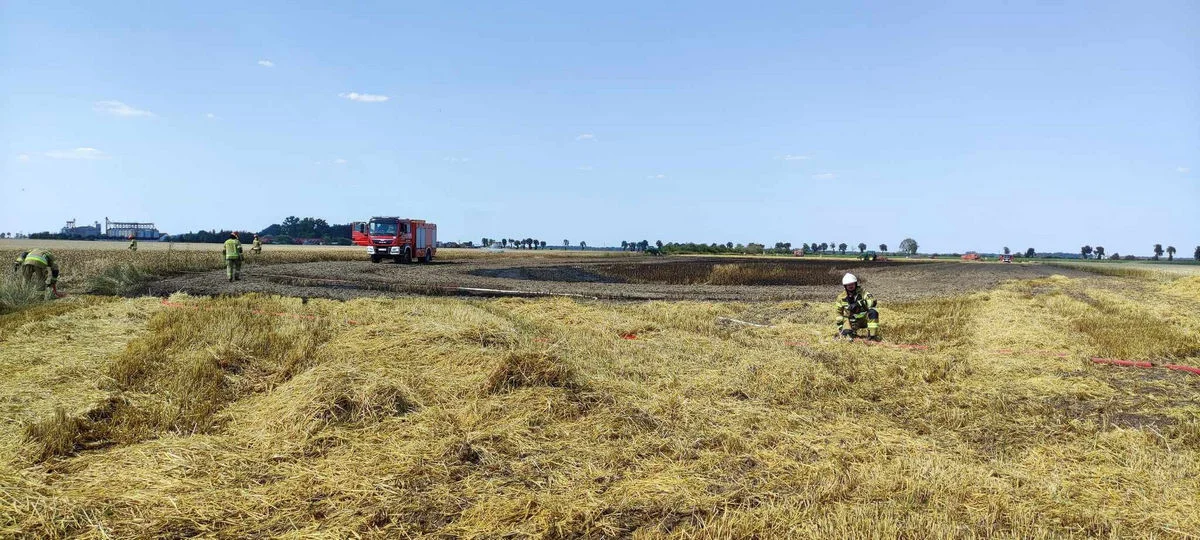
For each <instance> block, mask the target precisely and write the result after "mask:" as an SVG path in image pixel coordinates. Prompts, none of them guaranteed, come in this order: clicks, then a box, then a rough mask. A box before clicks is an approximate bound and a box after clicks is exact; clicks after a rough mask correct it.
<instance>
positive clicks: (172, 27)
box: [0, 0, 1200, 255]
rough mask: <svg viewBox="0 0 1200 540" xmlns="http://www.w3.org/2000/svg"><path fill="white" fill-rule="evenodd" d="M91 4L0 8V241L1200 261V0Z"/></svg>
mask: <svg viewBox="0 0 1200 540" xmlns="http://www.w3.org/2000/svg"><path fill="white" fill-rule="evenodd" d="M82 4H83V5H82V6H81V5H69V4H64V3H55V2H17V1H9V0H0V181H2V183H3V186H2V188H3V189H2V192H3V193H4V199H5V202H4V204H3V207H4V211H3V212H2V213H0V231H24V232H33V231H39V230H48V229H49V230H57V229H58V228H59V227H61V226H62V223H63V222H64V221H65V220H67V219H70V218H78V219H79V220H80V221H86V222H91V221H93V220H100V221H103V219H104V217H105V216H107V217H111V218H113V219H122V220H144V221H154V222H156V223H157V224H158V225H159V227H160V229H162V230H164V231H168V232H185V231H188V230H196V229H211V228H241V229H254V230H257V229H260V228H263V227H265V226H266V225H268V224H270V223H273V222H277V221H279V220H280V219H281V218H283V217H284V216H287V215H293V214H294V215H298V216H306V215H312V216H318V217H324V218H326V219H327V220H329V221H331V222H347V221H350V220H354V219H362V218H365V217H369V216H371V215H381V214H384V215H386V214H401V215H408V216H412V217H418V218H425V219H429V220H432V221H435V222H437V223H438V224H439V228H440V237H441V238H442V239H446V240H449V239H463V240H466V239H476V241H477V239H478V238H479V237H481V236H490V237H506V236H513V237H527V236H534V237H538V238H542V239H545V240H547V241H549V242H551V243H561V241H562V239H564V238H565V239H569V240H571V242H572V243H576V242H578V241H579V240H586V241H587V242H588V243H589V244H591V245H601V244H619V243H620V241H621V240H641V239H648V240H650V241H652V242H653V241H654V240H658V239H661V240H663V241H702V242H726V241H732V242H739V243H744V242H750V241H756V242H763V243H767V244H773V243H774V242H777V241H788V242H792V243H794V244H800V243H802V242H811V241H820V242H829V241H835V242H846V243H848V244H857V243H858V242H860V241H861V242H866V243H867V244H868V245H871V246H877V245H878V244H880V243H887V244H888V245H889V246H891V247H893V248H894V247H895V246H896V245H898V244H899V242H900V240H901V239H903V238H905V237H909V236H911V237H913V238H916V239H917V240H918V241H919V242H920V244H921V246H922V251H944V252H948V251H965V250H981V251H994V250H998V249H1000V248H1001V247H1003V246H1009V247H1012V248H1013V249H1014V250H1016V249H1019V250H1022V251H1023V250H1024V249H1025V248H1027V247H1035V248H1037V249H1038V250H1042V251H1051V250H1064V251H1076V250H1078V247H1079V246H1080V245H1082V244H1085V243H1087V244H1091V245H1104V246H1105V247H1106V248H1107V250H1108V252H1109V253H1112V252H1114V251H1118V252H1120V253H1123V254H1128V253H1134V254H1142V255H1145V254H1147V253H1149V251H1150V248H1151V246H1152V245H1153V244H1154V243H1162V244H1164V245H1168V244H1170V245H1174V246H1176V247H1177V248H1179V249H1180V251H1181V252H1183V253H1186V254H1187V255H1190V254H1191V251H1192V249H1193V247H1194V246H1195V245H1196V244H1200V219H1198V218H1197V215H1198V214H1200V212H1198V210H1197V207H1198V206H1200V4H1198V3H1195V2H1118V3H1105V2H1057V3H1025V2H1004V3H984V2H928V3H901V2H879V3H825V4H824V5H818V4H804V3H796V2H779V3H738V4H735V3H714V4H701V3H694V2H687V3H685V2H678V3H647V2H589V3H586V4H585V3H573V2H545V3H520V4H515V3H514V4H511V5H509V4H508V3H499V2H487V3H478V4H464V3H450V2H429V3H420V4H411V5H398V4H397V3H392V2H386V3H379V4H376V5H371V4H358V5H356V6H354V7H345V6H340V5H322V4H316V3H297V2H279V3H272V2H255V3H251V4H252V5H249V6H247V5H245V4H244V3H224V2H199V3H197V2H189V3H177V4H174V5H166V3H126V2H93V3H82ZM160 4H162V5H160ZM651 4H652V5H651ZM385 98H386V99H385Z"/></svg>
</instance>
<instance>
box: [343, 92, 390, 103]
mask: <svg viewBox="0 0 1200 540" xmlns="http://www.w3.org/2000/svg"><path fill="white" fill-rule="evenodd" d="M338 97H344V98H346V99H348V100H350V101H359V102H362V103H382V102H384V101H387V100H389V99H391V98H389V97H387V96H383V95H379V94H360V93H358V92H342V93H340V94H338Z"/></svg>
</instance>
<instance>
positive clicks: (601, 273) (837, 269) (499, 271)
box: [470, 258, 900, 286]
mask: <svg viewBox="0 0 1200 540" xmlns="http://www.w3.org/2000/svg"><path fill="white" fill-rule="evenodd" d="M896 264H900V263H890V262H870V263H867V262H862V263H859V262H857V261H819V260H787V259H783V260H780V259H768V260H763V259H751V258H743V259H733V258H719V259H718V258H705V259H699V258H697V259H683V260H674V259H673V260H665V261H653V262H651V261H645V260H642V261H637V262H627V263H618V264H588V265H555V266H539V267H529V266H518V267H512V268H483V269H478V270H473V271H471V272H470V273H471V274H472V275H476V276H482V277H493V278H507V279H520V280H531V281H559V282H566V283H637V284H659V285H729V286H736V285H754V286H771V285H782V286H789V285H790V286H799V285H828V284H830V283H835V282H836V281H837V279H840V278H841V276H842V274H844V273H845V272H847V271H852V270H858V269H862V268H880V267H884V266H892V265H896ZM863 282H864V283H865V282H866V280H865V279H864V280H863Z"/></svg>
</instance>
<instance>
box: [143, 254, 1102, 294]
mask: <svg viewBox="0 0 1200 540" xmlns="http://www.w3.org/2000/svg"><path fill="white" fill-rule="evenodd" d="M681 260H685V258H680V257H670V258H663V259H651V258H647V259H644V260H643V261H644V262H643V264H647V265H655V264H672V263H677V262H678V261H681ZM686 260H687V261H689V264H694V261H709V262H711V263H712V264H732V263H736V262H737V261H736V260H730V259H724V258H712V259H703V258H686ZM761 260H762V259H759V261H761ZM780 263H781V264H784V265H797V264H802V265H805V266H808V265H811V264H818V265H824V266H825V267H826V268H824V269H823V270H820V271H819V273H818V275H821V274H823V275H825V276H827V277H828V285H810V284H801V285H705V284H696V285H675V284H665V283H628V282H625V281H627V280H626V279H624V278H622V277H620V276H616V275H612V274H609V273H606V272H605V269H604V267H605V265H609V264H611V262H604V261H596V260H595V259H578V260H571V259H567V260H563V259H558V260H552V261H547V260H529V261H524V260H520V259H503V260H471V259H467V260H457V261H441V262H435V263H434V264H431V265H425V264H409V265H399V264H389V263H380V264H372V263H371V262H369V261H362V262H315V263H301V264H279V265H272V266H261V267H255V266H249V267H247V268H246V272H245V276H244V277H243V279H242V280H241V281H237V282H234V283H228V282H227V281H226V278H225V274H224V272H223V271H213V272H205V273H199V274H188V275H183V276H176V277H171V278H167V279H163V280H160V281H155V282H152V283H150V284H149V286H148V288H147V290H146V291H145V292H147V293H149V294H155V295H166V294H170V293H173V292H177V291H184V292H187V293H189V294H196V295H222V294H241V293H248V292H262V293H269V294H278V295H286V296H308V297H322V298H333V299H349V298H357V297H364V296H380V295H384V296H411V295H445V294H449V295H484V296H500V295H503V294H500V293H496V292H492V291H479V290H476V289H490V290H497V291H521V292H524V293H528V295H529V296H536V295H539V294H568V295H579V296H583V297H595V298H600V299H613V300H703V301H751V302H756V301H783V300H829V299H832V298H833V297H834V296H835V295H836V294H837V291H838V283H839V279H840V276H841V275H842V274H843V273H844V272H846V271H852V272H854V273H855V274H857V275H858V276H859V277H860V278H862V279H864V280H865V283H866V286H867V288H868V290H870V291H871V292H872V293H874V294H875V296H876V297H878V298H880V299H884V300H886V301H903V300H911V299H916V298H924V297H930V296H945V295H949V294H956V293H961V292H967V291H974V290H981V289H990V288H992V287H994V286H996V285H998V284H999V283H1001V282H1002V281H1005V280H1011V279H1031V278H1036V277H1043V276H1048V275H1052V274H1064V275H1081V274H1082V273H1081V272H1078V271H1074V270H1070V269H1064V268H1053V267H1047V266H1040V265H1021V264H1011V265H1002V264H979V263H958V262H935V263H903V264H891V265H886V266H885V265H878V264H876V265H872V264H871V263H861V262H857V261H812V262H811V263H809V262H806V261H793V260H781V261H780ZM788 268H791V267H790V266H789V267H788ZM811 270H812V269H811V268H808V269H807V271H809V274H811V273H812V272H811ZM810 281H811V280H810ZM819 281H824V278H820V279H819Z"/></svg>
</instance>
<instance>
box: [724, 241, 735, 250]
mask: <svg viewBox="0 0 1200 540" xmlns="http://www.w3.org/2000/svg"><path fill="white" fill-rule="evenodd" d="M725 247H726V248H727V249H733V242H725Z"/></svg>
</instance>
